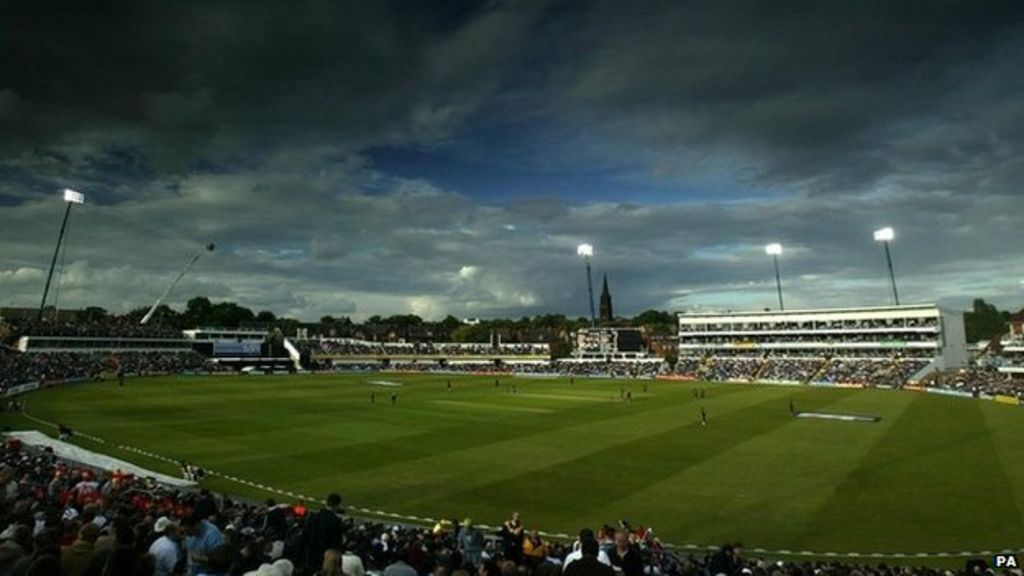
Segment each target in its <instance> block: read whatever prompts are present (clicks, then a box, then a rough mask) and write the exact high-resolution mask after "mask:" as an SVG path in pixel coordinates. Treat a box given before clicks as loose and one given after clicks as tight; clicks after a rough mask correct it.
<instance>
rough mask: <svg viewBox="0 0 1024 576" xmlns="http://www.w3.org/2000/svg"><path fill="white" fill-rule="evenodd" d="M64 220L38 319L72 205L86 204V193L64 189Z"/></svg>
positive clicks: (51, 262) (40, 315) (39, 317)
mask: <svg viewBox="0 0 1024 576" xmlns="http://www.w3.org/2000/svg"><path fill="white" fill-rule="evenodd" d="M64 204H66V205H67V208H65V209H64V220H63V221H62V222H61V224H60V234H58V235H57V247H56V248H55V249H54V250H53V260H50V272H49V273H48V274H47V275H46V287H45V288H43V300H42V302H40V303H39V314H38V315H37V316H36V319H37V320H42V318H43V309H44V308H46V297H47V296H48V295H49V294H50V281H51V280H53V269H54V267H55V266H56V265H57V255H58V254H60V247H61V244H63V242H64V231H65V230H66V229H67V227H68V218H69V217H70V216H71V207H72V206H74V205H75V204H85V194H82V193H81V192H76V191H74V190H72V189H70V188H65V189H64Z"/></svg>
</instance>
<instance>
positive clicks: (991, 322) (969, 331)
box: [964, 298, 1008, 342]
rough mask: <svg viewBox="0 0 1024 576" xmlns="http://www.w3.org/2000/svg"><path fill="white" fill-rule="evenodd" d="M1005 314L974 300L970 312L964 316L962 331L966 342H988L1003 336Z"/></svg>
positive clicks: (987, 304)
mask: <svg viewBox="0 0 1024 576" xmlns="http://www.w3.org/2000/svg"><path fill="white" fill-rule="evenodd" d="M1007 317H1008V315H1006V313H1005V312H1000V311H999V310H998V309H997V308H996V307H995V306H993V305H992V304H989V303H988V302H985V301H984V300H983V299H981V298H975V299H974V303H973V304H972V306H971V311H970V312H967V313H965V314H964V331H965V332H966V335H967V341H968V342H978V341H983V340H984V341H988V340H991V339H992V338H994V337H995V336H999V335H1001V334H1005V333H1006V330H1007V326H1006V318H1007Z"/></svg>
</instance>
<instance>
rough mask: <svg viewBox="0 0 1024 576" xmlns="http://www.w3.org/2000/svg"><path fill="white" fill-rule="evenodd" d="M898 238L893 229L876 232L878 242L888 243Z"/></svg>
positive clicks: (886, 228)
mask: <svg viewBox="0 0 1024 576" xmlns="http://www.w3.org/2000/svg"><path fill="white" fill-rule="evenodd" d="M895 237H896V233H895V232H893V229H892V228H890V227H888V226H886V227H885V228H879V229H878V230H875V240H876V241H878V242H888V241H890V240H892V239H893V238H895Z"/></svg>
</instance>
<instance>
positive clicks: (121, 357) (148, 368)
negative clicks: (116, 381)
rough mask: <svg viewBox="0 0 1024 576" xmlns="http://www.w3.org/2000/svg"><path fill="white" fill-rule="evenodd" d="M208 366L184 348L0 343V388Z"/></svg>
mask: <svg viewBox="0 0 1024 576" xmlns="http://www.w3.org/2000/svg"><path fill="white" fill-rule="evenodd" d="M207 368H208V362H207V360H206V358H204V357H203V356H202V355H201V354H199V353H196V352H192V351H188V352H31V353H23V352H18V351H16V350H11V349H9V348H6V347H3V346H0V389H4V388H7V387H9V386H14V385H17V384H22V383H25V382H37V381H56V380H71V379H93V378H98V377H99V376H100V375H101V374H103V373H105V372H108V373H117V372H122V373H127V374H167V373H180V372H187V371H199V370H205V369H207Z"/></svg>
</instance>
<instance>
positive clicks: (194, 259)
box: [139, 243, 214, 324]
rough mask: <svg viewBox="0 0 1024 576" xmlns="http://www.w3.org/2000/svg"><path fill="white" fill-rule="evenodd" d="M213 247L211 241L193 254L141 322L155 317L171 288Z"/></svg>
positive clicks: (143, 322) (211, 250)
mask: <svg viewBox="0 0 1024 576" xmlns="http://www.w3.org/2000/svg"><path fill="white" fill-rule="evenodd" d="M213 248H214V246H213V244H212V243H210V244H207V245H206V246H203V247H202V248H200V249H199V251H198V252H196V254H195V256H193V257H192V259H191V260H189V261H188V264H186V265H185V268H183V269H182V271H181V272H180V273H179V274H178V277H177V278H175V279H174V282H171V285H170V286H168V287H167V290H164V293H163V294H161V295H160V297H159V298H157V299H156V302H154V303H153V307H152V308H150V309H149V312H146V315H145V316H143V317H142V321H141V322H139V324H145V323H147V322H149V319H150V318H152V317H153V313H154V312H156V309H157V308H159V307H160V304H162V303H163V301H164V298H167V296H168V295H169V294H170V293H171V290H174V287H175V286H177V285H178V282H180V281H181V279H182V278H184V277H185V274H187V273H188V271H189V270H191V269H192V266H193V265H194V264H195V263H196V261H197V260H199V257H200V256H202V255H203V252H213Z"/></svg>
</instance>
